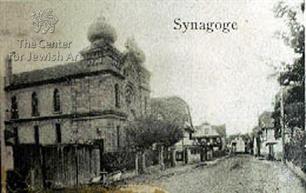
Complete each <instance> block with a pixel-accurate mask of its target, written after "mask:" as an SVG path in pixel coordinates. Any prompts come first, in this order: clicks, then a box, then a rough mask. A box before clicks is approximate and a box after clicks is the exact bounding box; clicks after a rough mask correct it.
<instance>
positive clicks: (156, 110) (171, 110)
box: [151, 96, 193, 130]
mask: <svg viewBox="0 0 306 193" xmlns="http://www.w3.org/2000/svg"><path fill="white" fill-rule="evenodd" d="M151 113H152V115H156V116H161V118H163V119H166V120H169V121H172V122H176V123H178V124H180V125H183V126H188V127H190V128H192V130H193V125H192V119H191V116H190V112H189V106H188V104H187V102H186V101H184V100H183V99H181V98H180V97H177V96H172V97H161V98H152V99H151Z"/></svg>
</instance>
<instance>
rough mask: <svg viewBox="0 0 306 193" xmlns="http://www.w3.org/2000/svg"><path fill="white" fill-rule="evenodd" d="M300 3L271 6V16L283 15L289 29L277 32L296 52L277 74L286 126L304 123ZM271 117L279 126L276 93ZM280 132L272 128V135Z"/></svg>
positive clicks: (302, 37)
mask: <svg viewBox="0 0 306 193" xmlns="http://www.w3.org/2000/svg"><path fill="white" fill-rule="evenodd" d="M304 6H305V4H304V2H301V3H300V4H299V5H298V6H296V7H292V6H289V5H287V4H286V3H284V2H280V3H278V4H277V5H276V7H275V9H274V12H275V16H276V17H277V18H282V19H284V21H285V22H286V25H287V27H288V29H289V32H287V33H285V32H282V33H281V32H278V35H279V36H280V37H281V38H282V39H283V40H284V42H285V44H286V45H288V46H290V47H291V48H292V49H293V51H294V52H295V53H296V55H297V56H298V57H297V58H296V59H295V60H294V62H293V64H283V66H284V68H285V71H284V72H283V73H280V76H279V77H278V81H279V83H280V85H282V86H285V87H286V89H285V90H284V92H285V93H284V100H283V102H284V111H285V119H284V122H285V125H286V126H288V127H290V128H295V127H298V128H304V127H305V110H304V103H305V102H304V101H305V63H304V60H305V52H304V51H305V45H304V40H305V36H304V32H305V27H304V25H303V24H302V22H301V21H299V16H301V18H302V17H303V13H304ZM273 117H274V118H275V120H276V123H275V126H276V128H280V123H279V120H280V97H276V102H275V107H274V113H273ZM280 132H281V131H280V130H279V129H276V132H275V133H276V137H279V136H280Z"/></svg>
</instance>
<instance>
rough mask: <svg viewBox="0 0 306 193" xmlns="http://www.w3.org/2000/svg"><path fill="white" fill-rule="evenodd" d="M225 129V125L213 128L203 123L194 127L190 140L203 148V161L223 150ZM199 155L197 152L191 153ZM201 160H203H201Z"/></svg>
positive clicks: (213, 126)
mask: <svg viewBox="0 0 306 193" xmlns="http://www.w3.org/2000/svg"><path fill="white" fill-rule="evenodd" d="M225 137H226V128H225V125H220V126H215V125H210V124H209V123H207V122H205V123H203V124H201V125H199V126H196V127H195V132H194V134H193V135H192V139H193V140H194V142H195V144H197V145H199V146H201V147H202V148H204V151H205V159H211V158H212V157H213V154H214V153H215V152H219V151H222V150H224V149H225V147H226V146H225ZM192 153H195V154H196V153H199V152H192ZM201 159H203V158H201Z"/></svg>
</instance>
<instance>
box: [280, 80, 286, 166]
mask: <svg viewBox="0 0 306 193" xmlns="http://www.w3.org/2000/svg"><path fill="white" fill-rule="evenodd" d="M280 86H281V89H280V125H281V134H282V146H283V156H282V157H283V158H282V160H283V162H284V163H285V162H286V152H285V124H284V114H285V113H284V88H283V86H282V85H280Z"/></svg>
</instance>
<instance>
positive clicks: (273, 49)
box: [0, 0, 294, 134]
mask: <svg viewBox="0 0 306 193" xmlns="http://www.w3.org/2000/svg"><path fill="white" fill-rule="evenodd" d="M277 2H278V0H275V1H274V0H268V1H266V0H235V1H234V0H215V1H211V0H180V1H161V0H159V1H155V0H147V1H141V0H135V1H130V0H118V1H86V2H85V1H81V0H78V1H63V0H62V1H45V2H38V1H34V2H32V1H27V2H21V1H15V2H10V3H7V2H6V3H4V2H1V3H0V5H1V6H0V16H1V18H4V19H3V21H4V22H1V24H0V40H1V44H2V46H1V50H0V53H1V58H0V59H1V60H3V58H4V56H5V55H6V54H7V53H8V52H10V51H12V50H14V51H16V52H17V53H19V54H22V53H26V52H29V50H30V49H20V48H18V43H17V41H16V40H21V39H25V40H30V41H33V40H39V39H46V40H50V41H51V40H61V41H71V42H72V44H71V48H70V49H62V50H58V49H53V50H51V52H57V51H60V52H62V53H73V54H75V55H76V54H78V52H79V51H80V50H82V49H84V48H85V47H87V46H89V44H90V43H89V41H88V40H87V30H88V27H89V25H90V24H91V23H92V22H94V21H95V20H96V19H97V18H98V17H101V16H103V17H105V19H106V21H107V22H108V23H109V24H110V25H112V26H113V27H114V28H115V30H116V33H117V36H118V39H117V41H116V42H115V46H116V47H118V48H119V50H121V51H124V49H125V48H124V44H125V41H126V40H127V39H128V38H131V37H133V38H134V39H135V40H136V42H137V44H138V46H139V47H140V48H141V49H142V50H143V52H144V53H145V55H146V60H145V63H144V65H145V67H146V68H148V70H149V71H150V72H151V73H152V77H151V90H152V93H151V96H152V97H164V96H173V95H176V96H179V97H181V98H183V99H184V100H185V101H186V102H187V103H188V104H189V106H190V109H191V114H192V119H193V124H194V125H198V124H201V123H203V122H205V121H207V122H209V123H211V124H226V127H227V133H229V134H233V133H239V132H240V133H246V132H249V131H251V130H252V128H253V127H254V126H256V124H257V122H258V121H257V118H258V116H259V114H261V113H262V112H263V111H269V110H272V109H273V100H274V96H275V94H276V93H277V92H278V91H279V86H278V84H277V81H276V77H273V76H271V74H274V73H275V69H274V68H273V66H274V67H275V66H278V65H279V64H280V63H281V62H282V61H286V62H291V61H292V59H293V57H294V55H293V52H292V50H291V49H290V48H288V47H287V46H285V45H284V43H283V41H282V40H281V39H277V38H276V37H275V32H276V31H279V30H281V31H282V30H286V27H285V25H284V22H283V21H282V20H280V19H276V18H275V17H274V14H273V6H274V5H275V4H276V3H277ZM46 8H51V9H52V10H53V13H54V15H56V17H57V18H58V23H57V24H56V28H55V31H54V33H47V34H40V33H35V32H34V31H33V29H32V20H31V13H32V12H33V10H43V9H46ZM175 18H181V20H184V21H204V22H210V21H214V22H216V21H224V22H227V21H235V22H237V23H238V30H237V31H233V32H231V33H226V34H225V33H221V32H214V33H206V32H203V31H187V32H186V33H182V32H181V31H176V30H174V29H173V27H174V23H173V20H174V19H175ZM30 51H31V52H34V53H43V52H45V50H44V49H32V50H30ZM58 64H62V63H61V62H43V63H42V62H33V61H32V62H26V61H16V62H14V64H13V71H14V73H19V72H22V71H29V70H33V69H37V68H45V67H48V66H53V65H58ZM1 67H2V66H1ZM1 70H2V72H3V67H2V68H1Z"/></svg>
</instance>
